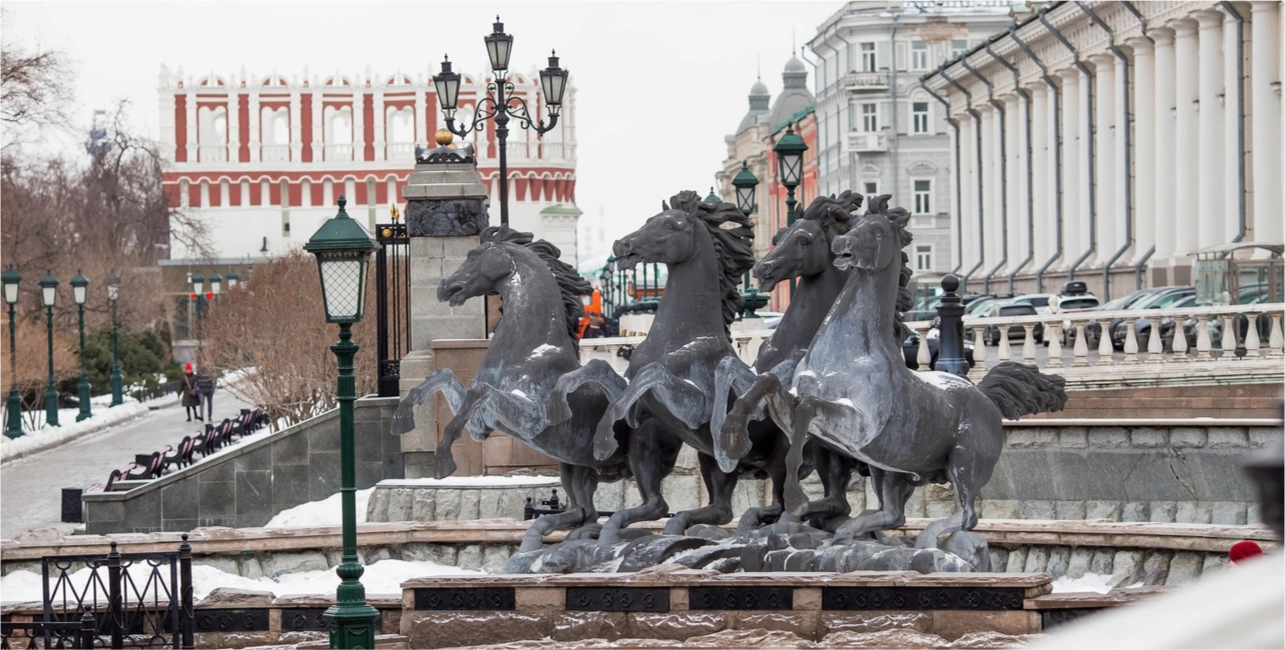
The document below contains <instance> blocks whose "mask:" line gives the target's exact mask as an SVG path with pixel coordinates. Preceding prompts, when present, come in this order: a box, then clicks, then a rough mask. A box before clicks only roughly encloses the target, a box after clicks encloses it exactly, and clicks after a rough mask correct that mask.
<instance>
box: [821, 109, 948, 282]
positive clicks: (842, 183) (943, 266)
mask: <svg viewBox="0 0 1285 650" xmlns="http://www.w3.org/2000/svg"><path fill="white" fill-rule="evenodd" d="M947 110H948V111H949V109H947ZM948 114H949V112H948ZM955 119H956V121H957V123H958V124H959V129H947V131H946V134H947V138H949V139H950V149H949V151H950V152H951V154H952V156H951V164H954V161H955V160H958V161H959V162H960V167H961V168H960V169H953V168H952V169H951V170H950V171H949V172H948V175H947V177H948V178H950V180H949V181H947V185H948V186H949V185H950V184H953V183H954V182H955V181H956V180H958V181H959V183H960V184H961V187H959V188H955V187H951V189H950V191H948V192H947V194H948V200H949V202H950V215H951V218H950V221H949V223H948V225H947V228H946V229H947V230H948V231H949V232H950V240H949V241H950V244H949V246H950V263H949V264H945V263H942V262H941V260H942V259H944V256H943V255H942V254H940V253H938V254H937V256H936V257H937V259H935V260H933V262H934V263H936V264H937V268H939V269H941V270H942V271H943V272H944V271H945V270H946V269H950V268H954V267H955V266H957V265H959V262H960V260H959V254H958V250H959V245H960V244H962V243H963V240H961V239H960V237H962V236H963V233H962V232H960V230H961V228H960V227H959V225H960V224H961V223H963V210H964V201H963V189H964V188H963V187H962V184H963V182H964V173H963V172H964V170H963V169H962V167H963V164H964V148H963V147H964V143H963V137H962V136H963V131H964V129H963V127H964V123H965V122H966V121H967V120H968V117H967V116H962V117H958V118H955ZM956 152H958V153H959V155H958V156H954V155H953V154H955V153H956ZM839 160H840V161H846V160H847V156H840V157H839ZM843 164H846V162H845V163H843ZM840 169H841V170H842V168H840ZM956 173H958V176H956V175H955V174H956ZM846 177H847V176H846V174H845V175H843V176H840V180H839V183H838V185H839V186H840V187H844V186H845V185H846V186H847V187H851V188H852V190H853V191H859V189H858V188H857V186H856V183H845V181H843V179H844V178H846ZM957 189H958V190H959V191H958V192H957V191H956V190H957ZM957 215H958V218H957Z"/></svg>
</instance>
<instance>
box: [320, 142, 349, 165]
mask: <svg viewBox="0 0 1285 650" xmlns="http://www.w3.org/2000/svg"><path fill="white" fill-rule="evenodd" d="M325 155H326V160H336V161H351V160H352V145H351V144H328V145H326V147H325Z"/></svg>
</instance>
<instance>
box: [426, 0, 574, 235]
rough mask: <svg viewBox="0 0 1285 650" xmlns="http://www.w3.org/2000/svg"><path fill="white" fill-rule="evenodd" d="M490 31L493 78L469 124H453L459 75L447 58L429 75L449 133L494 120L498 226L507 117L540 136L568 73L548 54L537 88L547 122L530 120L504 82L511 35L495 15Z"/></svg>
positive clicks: (503, 212)
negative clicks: (496, 154)
mask: <svg viewBox="0 0 1285 650" xmlns="http://www.w3.org/2000/svg"><path fill="white" fill-rule="evenodd" d="M492 27H493V31H492V32H491V34H490V35H489V36H487V37H486V39H485V41H486V54H487V56H488V57H489V58H490V59H491V72H492V73H494V75H495V80H494V81H492V82H491V83H489V84H487V85H486V96H485V97H483V98H481V99H480V100H478V102H477V114H476V115H474V117H473V123H472V124H469V125H467V126H465V125H460V126H459V127H456V126H455V110H456V108H457V106H458V105H459V99H460V75H459V73H457V72H452V71H451V60H450V58H449V57H444V58H443V60H442V72H441V74H436V75H433V85H434V86H435V87H436V89H437V101H438V104H440V105H441V107H442V115H443V116H444V117H445V118H446V128H447V129H450V131H451V133H454V134H455V135H458V136H460V137H464V136H466V135H468V133H469V132H471V131H481V130H482V129H483V128H485V127H486V122H487V120H494V121H495V137H496V139H497V140H499V151H500V225H502V226H507V225H509V162H508V151H507V148H508V147H507V143H508V138H509V120H510V119H515V120H517V121H518V124H519V125H520V126H521V127H522V128H524V129H527V128H534V129H535V132H536V133H537V134H538V135H544V134H545V133H548V132H549V131H551V130H552V129H553V127H554V126H557V124H558V111H560V110H561V109H562V95H563V93H565V92H566V90H567V76H568V74H569V72H568V71H567V70H563V69H562V68H560V67H558V56H557V51H554V53H553V54H552V55H551V56H550V57H549V67H547V68H545V69H543V70H541V71H540V88H541V90H542V92H543V93H544V102H545V104H546V107H547V110H548V111H549V123H548V125H546V124H545V123H544V120H540V121H532V120H531V112H530V110H529V109H528V108H527V104H526V101H525V100H523V99H522V98H521V97H515V96H513V92H514V90H513V84H512V83H510V82H509V81H508V70H509V55H510V54H512V51H513V36H512V35H509V34H505V33H504V23H502V22H500V17H499V16H496V17H495V24H494V25H493V26H492Z"/></svg>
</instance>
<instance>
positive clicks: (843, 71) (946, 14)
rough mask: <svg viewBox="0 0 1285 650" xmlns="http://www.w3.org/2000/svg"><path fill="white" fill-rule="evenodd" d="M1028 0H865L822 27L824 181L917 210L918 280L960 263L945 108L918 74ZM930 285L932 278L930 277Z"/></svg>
mask: <svg viewBox="0 0 1285 650" xmlns="http://www.w3.org/2000/svg"><path fill="white" fill-rule="evenodd" d="M1024 7H1025V3H1022V2H1017V3H1014V2H1010V1H1009V0H998V1H996V0H975V1H967V0H956V1H949V2H900V1H884V0H879V1H858V2H847V3H844V5H843V7H842V8H841V9H840V10H839V11H837V12H836V13H835V14H834V15H833V16H831V17H830V18H829V19H828V20H827V21H826V22H825V23H823V24H822V25H821V26H820V27H818V29H817V35H816V37H814V38H813V39H812V40H811V41H810V42H809V43H808V46H809V49H810V50H811V51H812V53H813V54H814V55H815V56H816V58H817V70H816V74H817V84H816V85H817V92H816V105H817V108H816V112H817V124H818V127H817V128H818V129H819V131H820V134H819V138H818V146H819V150H818V152H817V153H818V160H817V167H818V187H819V191H821V192H823V193H826V194H830V193H837V192H841V191H843V190H845V189H849V188H851V189H853V190H855V191H858V192H861V193H862V194H866V195H875V194H891V195H892V204H893V205H898V206H902V207H904V208H906V209H907V210H909V211H910V212H911V214H912V215H913V216H912V217H911V224H910V229H911V231H912V232H913V233H914V235H915V241H914V242H913V243H912V244H911V245H910V246H909V247H908V249H907V251H906V253H907V254H909V255H910V257H911V263H912V264H913V265H914V268H915V272H916V275H917V276H918V277H919V278H927V279H930V280H931V279H933V278H935V277H937V276H939V275H940V274H943V273H945V272H946V271H949V270H950V269H951V268H952V267H953V266H954V264H955V259H956V257H955V254H954V250H953V246H952V241H953V240H952V228H951V224H950V221H951V212H952V209H951V199H950V196H951V193H952V169H953V166H954V161H953V160H952V158H951V140H950V127H949V125H948V124H947V121H946V117H947V116H946V111H944V110H943V109H942V106H941V105H940V104H939V103H938V102H936V101H934V100H933V99H932V97H931V96H930V95H929V94H928V93H927V92H925V91H924V90H923V89H922V88H920V87H919V84H918V78H919V77H920V76H921V75H923V74H924V73H925V72H927V71H929V70H931V69H933V68H936V67H937V66H939V65H941V64H942V63H943V62H945V61H946V60H948V59H951V58H953V57H955V56H957V55H958V54H960V53H962V52H964V51H967V50H968V49H969V48H970V47H973V46H974V45H976V44H977V43H980V42H982V41H983V40H985V39H986V38H987V37H989V36H990V35H991V34H993V33H995V32H999V31H1002V30H1004V29H1005V28H1006V27H1007V25H1008V24H1010V23H1011V22H1012V20H1013V18H1012V11H1013V10H1014V9H1015V8H1016V9H1018V10H1022V9H1024ZM929 284H933V285H935V283H933V282H929Z"/></svg>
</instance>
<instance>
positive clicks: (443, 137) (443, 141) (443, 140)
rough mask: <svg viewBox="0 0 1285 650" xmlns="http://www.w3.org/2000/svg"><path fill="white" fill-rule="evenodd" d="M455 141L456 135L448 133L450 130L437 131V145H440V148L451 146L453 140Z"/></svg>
mask: <svg viewBox="0 0 1285 650" xmlns="http://www.w3.org/2000/svg"><path fill="white" fill-rule="evenodd" d="M454 139H455V135H454V134H453V133H451V132H450V131H448V130H446V129H438V130H437V136H436V140H437V144H438V146H441V147H445V146H447V145H449V144H450V143H451V141H452V140H454Z"/></svg>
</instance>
